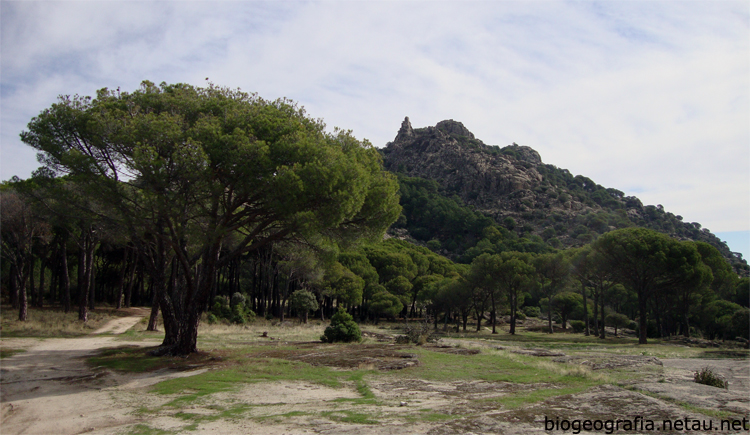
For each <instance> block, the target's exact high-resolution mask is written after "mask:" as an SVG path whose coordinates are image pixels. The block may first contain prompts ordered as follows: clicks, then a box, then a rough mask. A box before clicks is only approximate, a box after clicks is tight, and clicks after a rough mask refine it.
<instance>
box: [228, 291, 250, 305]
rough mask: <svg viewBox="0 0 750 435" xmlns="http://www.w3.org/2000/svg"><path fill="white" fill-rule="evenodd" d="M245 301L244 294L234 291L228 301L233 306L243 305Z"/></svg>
mask: <svg viewBox="0 0 750 435" xmlns="http://www.w3.org/2000/svg"><path fill="white" fill-rule="evenodd" d="M246 303H247V299H246V298H245V295H243V294H242V293H240V292H235V293H234V294H233V295H232V299H231V300H230V301H229V305H230V306H231V307H232V308H234V307H236V306H237V305H243V306H244V305H245V304H246Z"/></svg>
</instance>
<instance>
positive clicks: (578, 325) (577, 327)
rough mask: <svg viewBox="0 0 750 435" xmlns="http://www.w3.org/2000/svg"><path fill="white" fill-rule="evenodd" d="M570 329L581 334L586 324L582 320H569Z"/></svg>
mask: <svg viewBox="0 0 750 435" xmlns="http://www.w3.org/2000/svg"><path fill="white" fill-rule="evenodd" d="M570 327H571V328H573V332H583V330H584V329H586V322H584V321H583V320H571V321H570Z"/></svg>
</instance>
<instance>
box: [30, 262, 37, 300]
mask: <svg viewBox="0 0 750 435" xmlns="http://www.w3.org/2000/svg"><path fill="white" fill-rule="evenodd" d="M30 257H31V260H30V261H29V278H28V282H29V290H28V295H29V297H30V298H31V305H32V306H34V307H35V306H36V304H37V297H38V295H37V294H36V289H35V288H34V263H36V259H35V258H34V257H33V256H31V255H30Z"/></svg>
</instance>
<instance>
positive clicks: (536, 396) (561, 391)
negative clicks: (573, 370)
mask: <svg viewBox="0 0 750 435" xmlns="http://www.w3.org/2000/svg"><path fill="white" fill-rule="evenodd" d="M593 385H594V384H593V383H589V382H581V383H579V384H577V385H569V386H565V387H562V388H541V389H535V390H531V391H519V392H515V393H513V394H510V395H507V396H502V397H496V398H491V399H485V400H486V401H490V402H494V403H498V404H501V405H503V407H505V408H508V409H516V408H519V407H522V406H527V405H531V404H533V403H537V402H543V401H545V400H547V399H550V398H553V397H559V396H565V395H568V394H577V393H581V392H584V391H586V390H588V389H589V388H590V387H592V386H593Z"/></svg>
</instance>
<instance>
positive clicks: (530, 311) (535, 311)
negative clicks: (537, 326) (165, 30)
mask: <svg viewBox="0 0 750 435" xmlns="http://www.w3.org/2000/svg"><path fill="white" fill-rule="evenodd" d="M523 313H524V314H526V317H539V316H541V315H542V310H540V309H539V307H523Z"/></svg>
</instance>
